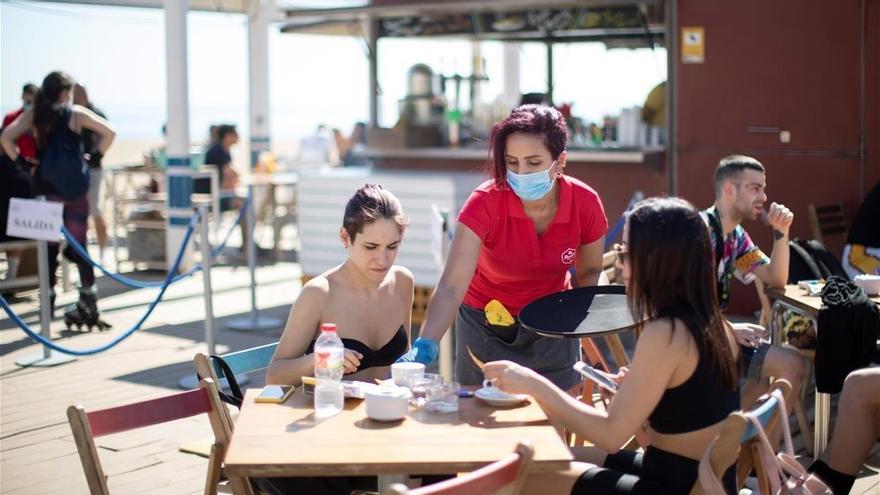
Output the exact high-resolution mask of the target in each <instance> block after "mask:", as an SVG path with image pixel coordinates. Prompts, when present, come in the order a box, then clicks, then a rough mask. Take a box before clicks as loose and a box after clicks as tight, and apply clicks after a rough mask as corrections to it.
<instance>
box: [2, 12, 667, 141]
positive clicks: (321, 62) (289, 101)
mask: <svg viewBox="0 0 880 495" xmlns="http://www.w3.org/2000/svg"><path fill="white" fill-rule="evenodd" d="M187 21H188V24H187V29H188V59H189V73H188V78H189V79H188V83H189V100H190V101H189V105H190V136H191V138H192V139H193V140H198V139H199V138H200V137H201V136H204V135H206V134H207V127H208V125H210V124H211V123H216V122H231V123H236V124H238V126H239V129H240V130H241V134H242V135H243V136H246V135H247V84H248V82H247V27H246V19H245V17H244V16H242V15H238V14H226V13H203V12H191V13H189V14H188V19H187ZM269 44H270V46H269V51H270V58H269V60H270V69H269V70H270V105H271V107H270V115H271V117H270V122H271V132H272V135H273V138H275V139H297V138H298V137H301V136H304V135H307V134H308V133H310V132H312V130H313V129H314V128H315V127H316V126H317V125H318V124H320V123H324V124H326V125H328V126H331V127H338V128H340V129H342V130H343V132H344V133H347V132H349V130H350V129H351V128H352V126H353V125H354V124H355V123H356V122H358V121H364V120H366V119H367V117H368V112H369V110H368V102H369V97H368V79H367V70H368V65H367V59H366V56H365V52H364V47H363V43H362V41H361V40H359V39H356V38H348V37H331V36H315V35H294V34H282V33H280V32H278V30H277V29H272V30H271V31H270V38H269ZM521 46H522V50H521V71H520V85H521V89H522V90H523V91H524V92H528V91H541V90H542V89H543V88H544V85H545V84H546V69H545V63H546V54H545V49H544V47H543V45H540V44H523V45H521ZM481 51H482V56H483V58H484V59H485V60H486V72H487V73H488V75H489V78H490V80H489V82H487V83H485V85H484V86H483V88H482V94H483V100H484V101H486V102H491V101H492V100H494V99H495V98H496V97H497V96H498V95H499V94H500V92H501V88H502V81H501V74H502V66H501V64H502V46H501V44H500V43H496V42H484V43H483V44H482V47H481ZM379 57H380V64H379V84H380V87H381V90H382V96H381V97H380V119H381V120H380V124H382V125H385V126H391V125H393V124H394V123H395V122H396V120H397V108H398V100H399V99H400V98H402V97H403V96H404V94H405V85H406V71H407V69H408V68H409V67H410V66H411V65H413V64H414V63H418V62H422V63H427V64H428V65H430V66H431V67H432V68H433V69H434V71H435V72H441V73H444V74H451V73H453V72H458V73H461V74H469V73H470V60H471V43H470V42H469V41H466V40H436V39H383V40H380V45H379ZM665 58H666V53H665V50H663V49H662V48H659V49H656V50H654V51H651V50H648V49H639V50H628V49H615V50H607V49H605V47H604V45H602V44H600V43H574V44H560V45H557V47H556V48H555V51H554V61H555V64H556V70H555V80H556V82H555V84H556V93H555V100H556V101H557V102H571V103H573V104H574V107H573V112H574V113H575V114H576V115H580V116H582V117H584V118H585V119H586V120H587V121H600V120H601V117H602V116H603V115H606V114H612V115H613V114H618V113H619V111H620V109H621V108H624V107H629V106H633V105H640V104H641V103H642V102H643V101H644V98H645V95H647V93H648V92H649V91H650V89H651V88H652V87H653V86H654V85H655V84H657V83H658V82H659V81H661V80H663V79H665V77H666V62H665ZM0 60H2V62H0V108H2V110H3V112H6V111H9V110H11V109H14V108H17V107H18V106H19V104H20V100H19V97H20V92H21V86H22V84H23V83H25V82H27V81H32V82H35V83H37V84H39V83H40V82H41V81H42V78H43V77H44V76H45V75H46V74H48V73H49V72H51V71H52V70H64V71H65V72H67V73H69V74H71V75H72V76H73V77H74V78H75V79H76V80H78V81H80V82H82V83H84V84H85V85H86V87H87V88H88V89H89V94H90V96H91V99H92V101H93V103H94V104H96V105H97V106H98V107H99V108H101V109H102V110H103V111H104V112H105V113H106V114H107V115H108V118H109V120H110V122H111V124H113V125H114V127H115V128H116V130H117V135H118V138H119V139H155V138H159V137H160V135H161V134H160V131H161V126H162V123H163V122H164V120H165V87H166V81H165V39H164V13H163V12H162V11H161V10H155V9H138V8H123V7H100V6H78V5H70V4H55V3H47V2H30V1H26V0H2V1H0Z"/></svg>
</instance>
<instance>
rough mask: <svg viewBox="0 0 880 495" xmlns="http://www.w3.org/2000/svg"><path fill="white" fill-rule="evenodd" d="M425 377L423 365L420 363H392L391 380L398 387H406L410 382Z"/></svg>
mask: <svg viewBox="0 0 880 495" xmlns="http://www.w3.org/2000/svg"><path fill="white" fill-rule="evenodd" d="M424 375H425V365H424V364H422V363H394V364H392V365H391V378H392V379H393V380H394V384H395V385H397V386H398V387H406V386H408V385H409V382H410V380H412V379H413V378H419V377H422V376H424Z"/></svg>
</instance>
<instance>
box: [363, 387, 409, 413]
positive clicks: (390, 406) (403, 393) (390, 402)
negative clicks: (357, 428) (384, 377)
mask: <svg viewBox="0 0 880 495" xmlns="http://www.w3.org/2000/svg"><path fill="white" fill-rule="evenodd" d="M364 397H365V399H366V403H367V417H368V418H370V419H373V420H376V421H397V420H400V419H403V418H404V417H405V416H406V413H407V412H408V411H409V397H410V393H409V390H407V389H405V388H403V387H376V388H373V389H371V390H367V391H366V392H364Z"/></svg>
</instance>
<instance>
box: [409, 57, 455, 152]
mask: <svg viewBox="0 0 880 495" xmlns="http://www.w3.org/2000/svg"><path fill="white" fill-rule="evenodd" d="M406 87H407V95H406V96H405V97H404V98H403V99H402V100H400V122H399V124H402V125H403V127H404V130H405V132H406V146H407V147H423V146H440V145H442V144H443V142H444V138H443V130H444V127H445V120H444V113H445V109H446V105H445V102H444V101H443V98H442V97H441V96H439V80H438V79H437V78H436V77H435V75H434V71H433V70H431V68H430V67H428V66H427V65H425V64H416V65H413V66H412V67H410V69H409V71H408V72H407V84H406Z"/></svg>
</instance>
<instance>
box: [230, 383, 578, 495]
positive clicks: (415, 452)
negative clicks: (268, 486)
mask: <svg viewBox="0 0 880 495" xmlns="http://www.w3.org/2000/svg"><path fill="white" fill-rule="evenodd" d="M258 392H259V390H256V389H251V390H247V392H246V394H245V397H244V403H243V404H242V407H241V412H240V414H239V416H238V419H237V420H236V422H235V429H234V431H233V435H232V440H231V442H230V445H229V449H228V450H227V452H226V456H225V462H224V470H225V471H226V472H227V473H228V474H229V475H230V476H247V477H285V476H364V475H377V476H379V487H380V489H381V488H382V487H383V486H387V485H388V484H390V483H393V482H400V481H405V479H406V476H408V475H410V474H449V473H451V474H454V473H459V472H466V471H472V470H474V469H477V468H479V467H481V466H485V465H486V464H489V463H491V462H494V461H497V460H498V459H501V458H502V457H504V456H506V455H508V454H510V453H511V452H513V450H514V447H515V446H516V444H517V442H521V441H529V442H531V444H532V446H533V447H534V449H535V457H534V460H533V461H532V464H531V467H530V471H534V472H546V471H556V470H560V469H566V468H567V467H568V464H569V461H571V460H572V455H571V452H570V450H569V448H568V446H567V445H566V443H565V442H564V441H563V439H562V438H561V437H560V435H559V433H558V432H557V430H556V429H555V428H554V427H553V426H552V425H551V424H550V422H549V421H548V420H547V417H546V415H545V414H544V412H543V411H542V410H541V408H540V407H539V406H538V404H537V403H536V402H535V401H534V400H531V399H530V400H528V401H526V402H524V403H521V404H520V405H517V406H512V407H505V408H499V407H495V406H490V405H488V404H486V403H483V402H482V401H481V400H480V399H478V398H476V397H469V398H460V399H459V411H458V412H454V413H432V412H427V411H424V410H420V409H414V408H410V412H409V414H408V415H407V416H406V417H405V418H404V419H403V420H400V421H394V422H380V421H374V420H372V419H369V418H368V417H367V415H366V408H365V402H364V401H363V400H358V399H346V401H345V408H344V409H343V411H342V412H341V413H339V414H337V415H336V416H333V417H330V418H324V419H320V420H319V419H317V418H316V417H315V411H314V407H313V396H312V395H306V394H305V393H304V392H303V388H302V387H300V388H298V389H297V390H296V391H295V392H294V393H293V394H292V395H291V397H290V398H289V399H288V400H287V401H286V402H284V403H282V404H267V403H256V402H254V397H255V396H256V395H257V393H258Z"/></svg>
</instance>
